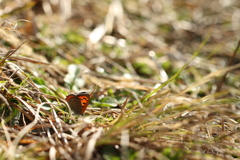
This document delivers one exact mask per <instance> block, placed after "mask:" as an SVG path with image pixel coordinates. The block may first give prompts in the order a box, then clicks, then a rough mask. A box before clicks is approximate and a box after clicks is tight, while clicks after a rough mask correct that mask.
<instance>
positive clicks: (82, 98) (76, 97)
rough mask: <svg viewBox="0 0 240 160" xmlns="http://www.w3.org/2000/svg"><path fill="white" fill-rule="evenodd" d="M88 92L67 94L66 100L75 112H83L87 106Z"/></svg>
mask: <svg viewBox="0 0 240 160" xmlns="http://www.w3.org/2000/svg"><path fill="white" fill-rule="evenodd" d="M90 97H91V96H90V94H88V93H86V92H80V93H77V94H69V95H68V96H67V97H66V99H65V100H66V101H67V103H68V105H69V106H70V108H71V109H72V111H73V112H74V113H75V114H83V113H84V112H85V110H86V108H87V106H88V103H89V100H90Z"/></svg>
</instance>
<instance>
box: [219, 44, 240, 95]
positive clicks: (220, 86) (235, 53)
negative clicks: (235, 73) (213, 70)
mask: <svg viewBox="0 0 240 160" xmlns="http://www.w3.org/2000/svg"><path fill="white" fill-rule="evenodd" d="M239 47H240V40H239V41H238V45H237V48H236V49H235V51H234V52H233V55H232V57H231V59H230V61H229V63H228V66H231V65H232V63H233V60H234V58H235V57H236V55H237V51H238V49H239ZM228 72H229V71H227V72H226V73H225V74H224V75H223V77H222V79H221V81H220V82H219V83H218V85H217V90H216V92H220V91H221V90H222V86H223V84H224V83H225V81H226V77H227V74H228Z"/></svg>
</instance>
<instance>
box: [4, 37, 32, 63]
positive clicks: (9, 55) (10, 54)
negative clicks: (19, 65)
mask: <svg viewBox="0 0 240 160" xmlns="http://www.w3.org/2000/svg"><path fill="white" fill-rule="evenodd" d="M26 42H27V41H25V42H23V43H22V44H20V45H19V46H18V47H17V48H16V49H14V50H13V51H10V52H8V53H7V54H6V55H5V56H4V58H3V59H2V60H1V62H0V66H3V64H4V63H5V61H6V60H7V59H8V58H9V57H11V56H12V55H13V54H14V53H16V51H17V50H18V49H19V48H20V47H21V46H22V45H23V44H24V43H26Z"/></svg>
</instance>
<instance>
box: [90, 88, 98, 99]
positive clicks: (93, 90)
mask: <svg viewBox="0 0 240 160" xmlns="http://www.w3.org/2000/svg"><path fill="white" fill-rule="evenodd" d="M96 89H97V85H95V87H94V89H93V91H92V92H91V93H90V98H91V97H92V95H93V93H94V92H95V90H96Z"/></svg>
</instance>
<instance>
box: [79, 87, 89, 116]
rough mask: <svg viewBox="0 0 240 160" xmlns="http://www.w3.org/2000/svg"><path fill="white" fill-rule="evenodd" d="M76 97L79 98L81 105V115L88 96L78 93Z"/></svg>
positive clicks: (87, 101)
mask: <svg viewBox="0 0 240 160" xmlns="http://www.w3.org/2000/svg"><path fill="white" fill-rule="evenodd" d="M77 97H78V98H79V101H80V104H81V114H83V113H84V112H85V110H86V108H87V106H88V104H89V100H90V95H89V94H87V93H85V92H82V93H79V94H78V95H77Z"/></svg>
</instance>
